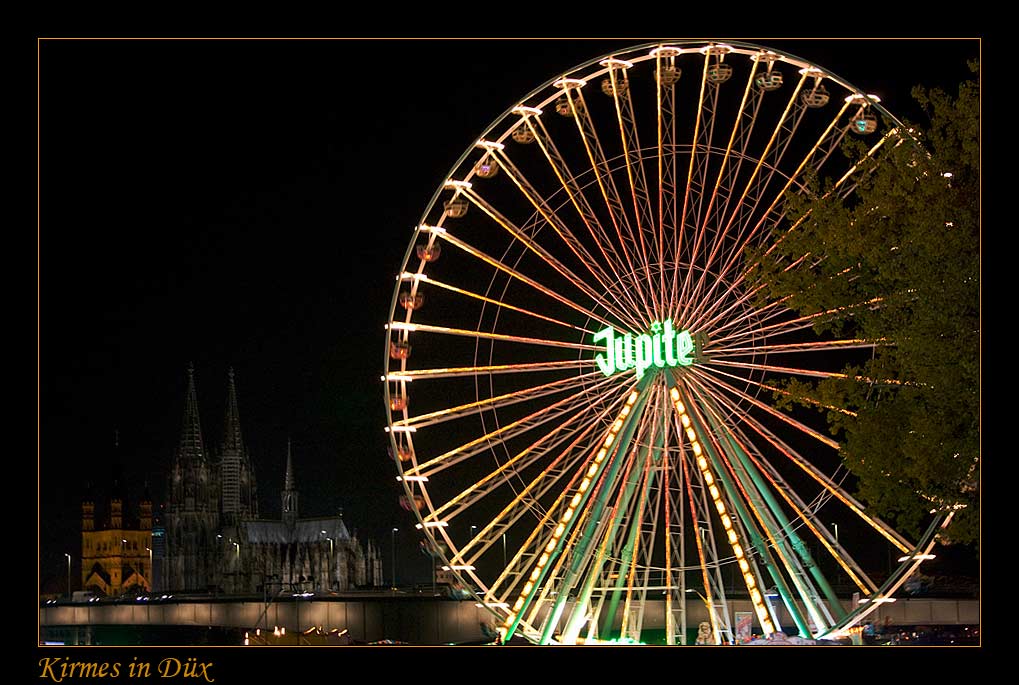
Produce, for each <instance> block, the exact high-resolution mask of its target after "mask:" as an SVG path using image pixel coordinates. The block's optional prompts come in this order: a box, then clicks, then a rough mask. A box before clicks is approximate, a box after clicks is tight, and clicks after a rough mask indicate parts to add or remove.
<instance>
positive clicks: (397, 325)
mask: <svg viewBox="0 0 1019 685" xmlns="http://www.w3.org/2000/svg"><path fill="white" fill-rule="evenodd" d="M390 329H391V330H394V331H409V332H411V333H436V334H439V335H457V336H464V337H467V338H483V339H485V340H502V341H505V342H515V343H523V344H526V345H545V346H548V347H565V348H568V349H572V350H589V351H596V350H600V349H601V347H599V346H598V345H586V344H584V343H575V342H569V341H566V340H547V339H545V338H525V337H524V336H522V335H508V334H504V333H489V332H487V331H472V330H468V329H465V328H448V327H446V326H433V325H431V324H424V323H403V322H402V321H396V322H394V323H392V324H390Z"/></svg>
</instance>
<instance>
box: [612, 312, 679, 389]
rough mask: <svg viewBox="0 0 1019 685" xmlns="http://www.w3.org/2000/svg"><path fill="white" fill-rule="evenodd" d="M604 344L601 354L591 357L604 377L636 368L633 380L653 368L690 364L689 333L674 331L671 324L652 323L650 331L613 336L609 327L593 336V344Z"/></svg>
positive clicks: (613, 331)
mask: <svg viewBox="0 0 1019 685" xmlns="http://www.w3.org/2000/svg"><path fill="white" fill-rule="evenodd" d="M603 340H604V341H605V353H604V354H601V353H599V354H597V355H595V358H594V360H595V361H596V362H597V363H598V368H599V369H601V372H602V373H603V374H605V375H606V376H611V375H612V374H614V373H619V372H620V371H627V370H629V369H636V371H637V378H638V380H639V379H640V378H643V377H644V372H645V371H647V370H648V369H650V368H651V367H652V366H655V367H657V368H659V369H664V368H665V367H667V366H670V367H672V366H690V365H691V364H693V357H691V356H690V355H692V354H693V337H692V336H691V335H690V332H689V331H680V332H678V333H677V332H676V329H674V328H673V327H672V321H670V320H668V319H666V320H665V322H664V323H663V322H661V321H654V322H652V324H651V328H650V332H648V333H641V334H640V335H638V336H634V335H633V334H632V333H623V334H619V333H616V330H615V329H614V328H612V326H609V327H608V328H603V329H602V330H600V331H598V332H597V333H595V334H594V341H595V342H596V343H597V342H601V341H603Z"/></svg>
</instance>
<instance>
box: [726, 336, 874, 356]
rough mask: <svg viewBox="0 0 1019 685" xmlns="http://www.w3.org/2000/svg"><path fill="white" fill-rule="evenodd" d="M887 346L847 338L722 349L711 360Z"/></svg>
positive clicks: (872, 341)
mask: <svg viewBox="0 0 1019 685" xmlns="http://www.w3.org/2000/svg"><path fill="white" fill-rule="evenodd" d="M882 344H887V341H885V340H865V339H862V338H848V339H845V340H821V341H818V342H808V343H785V344H774V345H753V346H751V347H724V348H721V349H719V350H717V351H714V352H712V353H711V355H712V359H720V358H723V357H743V356H747V355H754V354H758V353H761V352H768V353H770V354H775V353H782V352H789V353H792V352H830V351H832V350H850V349H872V348H874V347H879V346H881V345H882Z"/></svg>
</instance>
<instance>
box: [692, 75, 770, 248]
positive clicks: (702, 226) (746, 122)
mask: <svg viewBox="0 0 1019 685" xmlns="http://www.w3.org/2000/svg"><path fill="white" fill-rule="evenodd" d="M757 67H758V61H757V60H754V64H753V67H752V68H751V69H750V73H749V75H748V76H747V83H746V86H745V88H744V89H743V97H742V98H741V99H740V104H739V108H738V109H737V111H736V116H735V118H734V119H733V127H732V133H731V134H730V135H729V141H728V143H727V144H726V146H725V151H724V152H723V153H722V159H721V160H720V162H719V168H718V173H717V175H716V177H715V183H714V186H713V187H712V189H711V194H710V196H709V197H708V203H707V206H706V207H705V209H704V213H703V214H700V212H698V220H697V224H696V225H697V227H698V233H703V232H705V231H707V230H708V222H709V220H710V218H711V216H712V209H713V208H714V205H715V201H716V200H717V199H718V193H719V189H720V188H722V187H723V179H725V180H726V181H727V182H726V183H725V184H724V187H726V188H728V187H730V186H731V185H732V182H733V181H734V180H735V178H736V177H737V175H738V172H739V168H740V165H741V164H742V162H743V160H744V159H745V155H746V146H747V145H748V144H749V140H750V133H751V132H752V131H753V124H754V122H756V121H757V117H756V116H755V115H756V112H757V111H758V110H759V108H760V104H761V102H762V101H763V96H764V91H763V90H760V89H759V90H758V92H757V93H756V95H755V97H754V101H753V105H752V109H751V116H749V117H748V116H747V114H748V112H747V102H748V100H749V96H750V93H751V86H752V85H753V83H754V76H755V74H756V73H757ZM734 145H739V150H740V153H739V154H737V155H736V164H734V165H732V166H734V167H735V169H733V168H732V167H731V166H730V165H729V159H730V155H731V154H732V151H733V146H734ZM726 204H728V202H727V203H726ZM717 242H719V243H720V242H721V241H717ZM709 264H710V258H709Z"/></svg>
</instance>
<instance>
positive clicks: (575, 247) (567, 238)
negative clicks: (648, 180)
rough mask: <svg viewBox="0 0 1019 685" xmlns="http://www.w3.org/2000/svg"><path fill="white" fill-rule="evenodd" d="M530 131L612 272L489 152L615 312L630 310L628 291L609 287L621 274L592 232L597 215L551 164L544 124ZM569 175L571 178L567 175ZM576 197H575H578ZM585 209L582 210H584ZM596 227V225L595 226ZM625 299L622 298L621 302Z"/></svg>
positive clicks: (499, 155) (505, 160)
mask: <svg viewBox="0 0 1019 685" xmlns="http://www.w3.org/2000/svg"><path fill="white" fill-rule="evenodd" d="M532 119H533V120H537V122H538V123H539V124H540V123H541V120H540V119H539V118H538V117H531V118H530V119H528V125H531V120H532ZM531 130H532V131H535V132H539V131H540V133H538V134H536V136H535V140H536V141H537V142H538V145H539V147H541V149H542V150H543V151H544V152H545V155H546V158H547V159H549V162H550V163H552V164H553V168H554V169H555V170H556V173H557V175H558V176H559V179H560V182H561V183H562V184H563V187H564V188H565V189H566V192H567V194H568V195H569V196H570V199H571V201H572V203H573V206H574V207H575V208H576V209H577V211H579V212H580V213H581V217H582V219H583V220H584V222H585V224H587V226H588V230H589V232H590V233H591V234H592V236H594V237H595V243H596V244H597V246H598V248H599V250H600V251H601V254H602V257H603V258H604V260H605V262H604V263H605V266H606V267H608V268H609V269H610V270H611V271H612V275H610V274H608V273H606V272H605V271H604V269H603V267H602V265H601V264H599V262H598V260H597V259H596V258H595V257H594V256H593V255H592V254H591V253H590V252H589V251H588V250H587V248H586V247H584V245H583V243H582V242H581V241H580V240H579V239H578V238H577V237H576V236H575V235H574V233H573V231H572V230H570V228H569V225H568V223H567V222H566V221H564V220H563V219H561V218H560V217H559V216H558V214H557V213H556V212H555V210H553V209H552V208H551V207H549V206H548V204H547V203H546V202H545V201H544V200H543V199H542V198H541V195H540V193H539V192H538V191H537V190H536V189H535V188H534V187H533V185H532V184H531V183H530V182H529V181H528V180H527V178H526V177H525V176H524V174H523V173H522V172H521V171H520V170H519V169H518V168H517V167H516V166H515V165H514V164H513V162H512V161H510V159H509V157H508V156H507V155H506V154H505V153H504V152H502V151H498V152H495V153H493V158H494V159H495V160H496V161H497V162H498V164H499V166H500V168H501V169H504V170H505V172H506V175H507V176H508V177H509V178H510V179H511V180H512V181H513V183H514V185H516V187H517V188H518V189H519V190H520V192H521V193H522V194H523V195H524V197H525V198H526V199H527V200H528V202H529V203H530V204H531V205H532V206H533V207H534V209H535V210H536V211H537V212H538V214H539V215H541V217H542V218H543V219H544V220H545V221H546V222H547V223H548V224H549V226H551V227H552V229H553V231H554V232H555V233H556V235H558V236H559V238H560V239H561V240H562V241H563V243H564V244H565V245H566V246H567V247H568V248H569V249H570V251H571V252H573V254H574V256H575V257H576V258H577V260H578V261H579V262H580V263H581V264H583V265H584V267H585V268H586V269H587V270H588V272H590V274H591V275H592V276H593V277H594V279H595V280H596V281H597V282H598V285H599V286H600V287H601V289H602V290H603V291H604V293H605V295H606V296H607V297H609V298H611V299H612V300H613V302H614V303H615V305H616V307H617V309H615V311H616V312H617V315H619V314H618V312H627V311H633V310H634V308H635V307H636V302H635V301H634V300H633V299H632V298H631V297H627V295H628V293H625V292H624V293H623V295H622V297H618V296H617V295H616V291H615V289H614V288H612V287H611V286H612V285H613V284H614V283H617V282H619V280H620V279H621V275H620V273H619V271H618V269H619V266H620V265H619V264H618V259H617V258H615V257H612V256H610V255H609V252H607V251H606V249H605V247H604V245H605V244H611V243H610V242H609V241H605V242H604V243H603V242H601V241H598V239H597V236H596V233H597V232H601V231H597V232H596V231H595V229H594V228H593V227H592V223H596V222H597V218H596V217H595V216H594V214H593V212H591V211H590V209H589V208H587V207H586V200H584V199H583V195H582V193H581V191H580V190H579V189H578V188H575V187H571V185H570V184H569V183H568V182H567V181H566V179H565V178H564V176H563V174H566V175H569V170H568V169H565V168H563V169H562V170H560V169H558V168H556V166H555V163H554V162H553V160H552V157H551V156H550V155H551V153H550V150H555V148H554V145H553V143H552V141H551V139H550V138H548V137H547V132H546V131H545V129H544V127H543V126H541V127H539V128H533V127H532V129H531ZM570 178H572V177H570ZM578 198H579V200H578ZM585 210H586V211H585ZM599 229H600V227H599ZM624 300H625V301H624Z"/></svg>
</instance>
